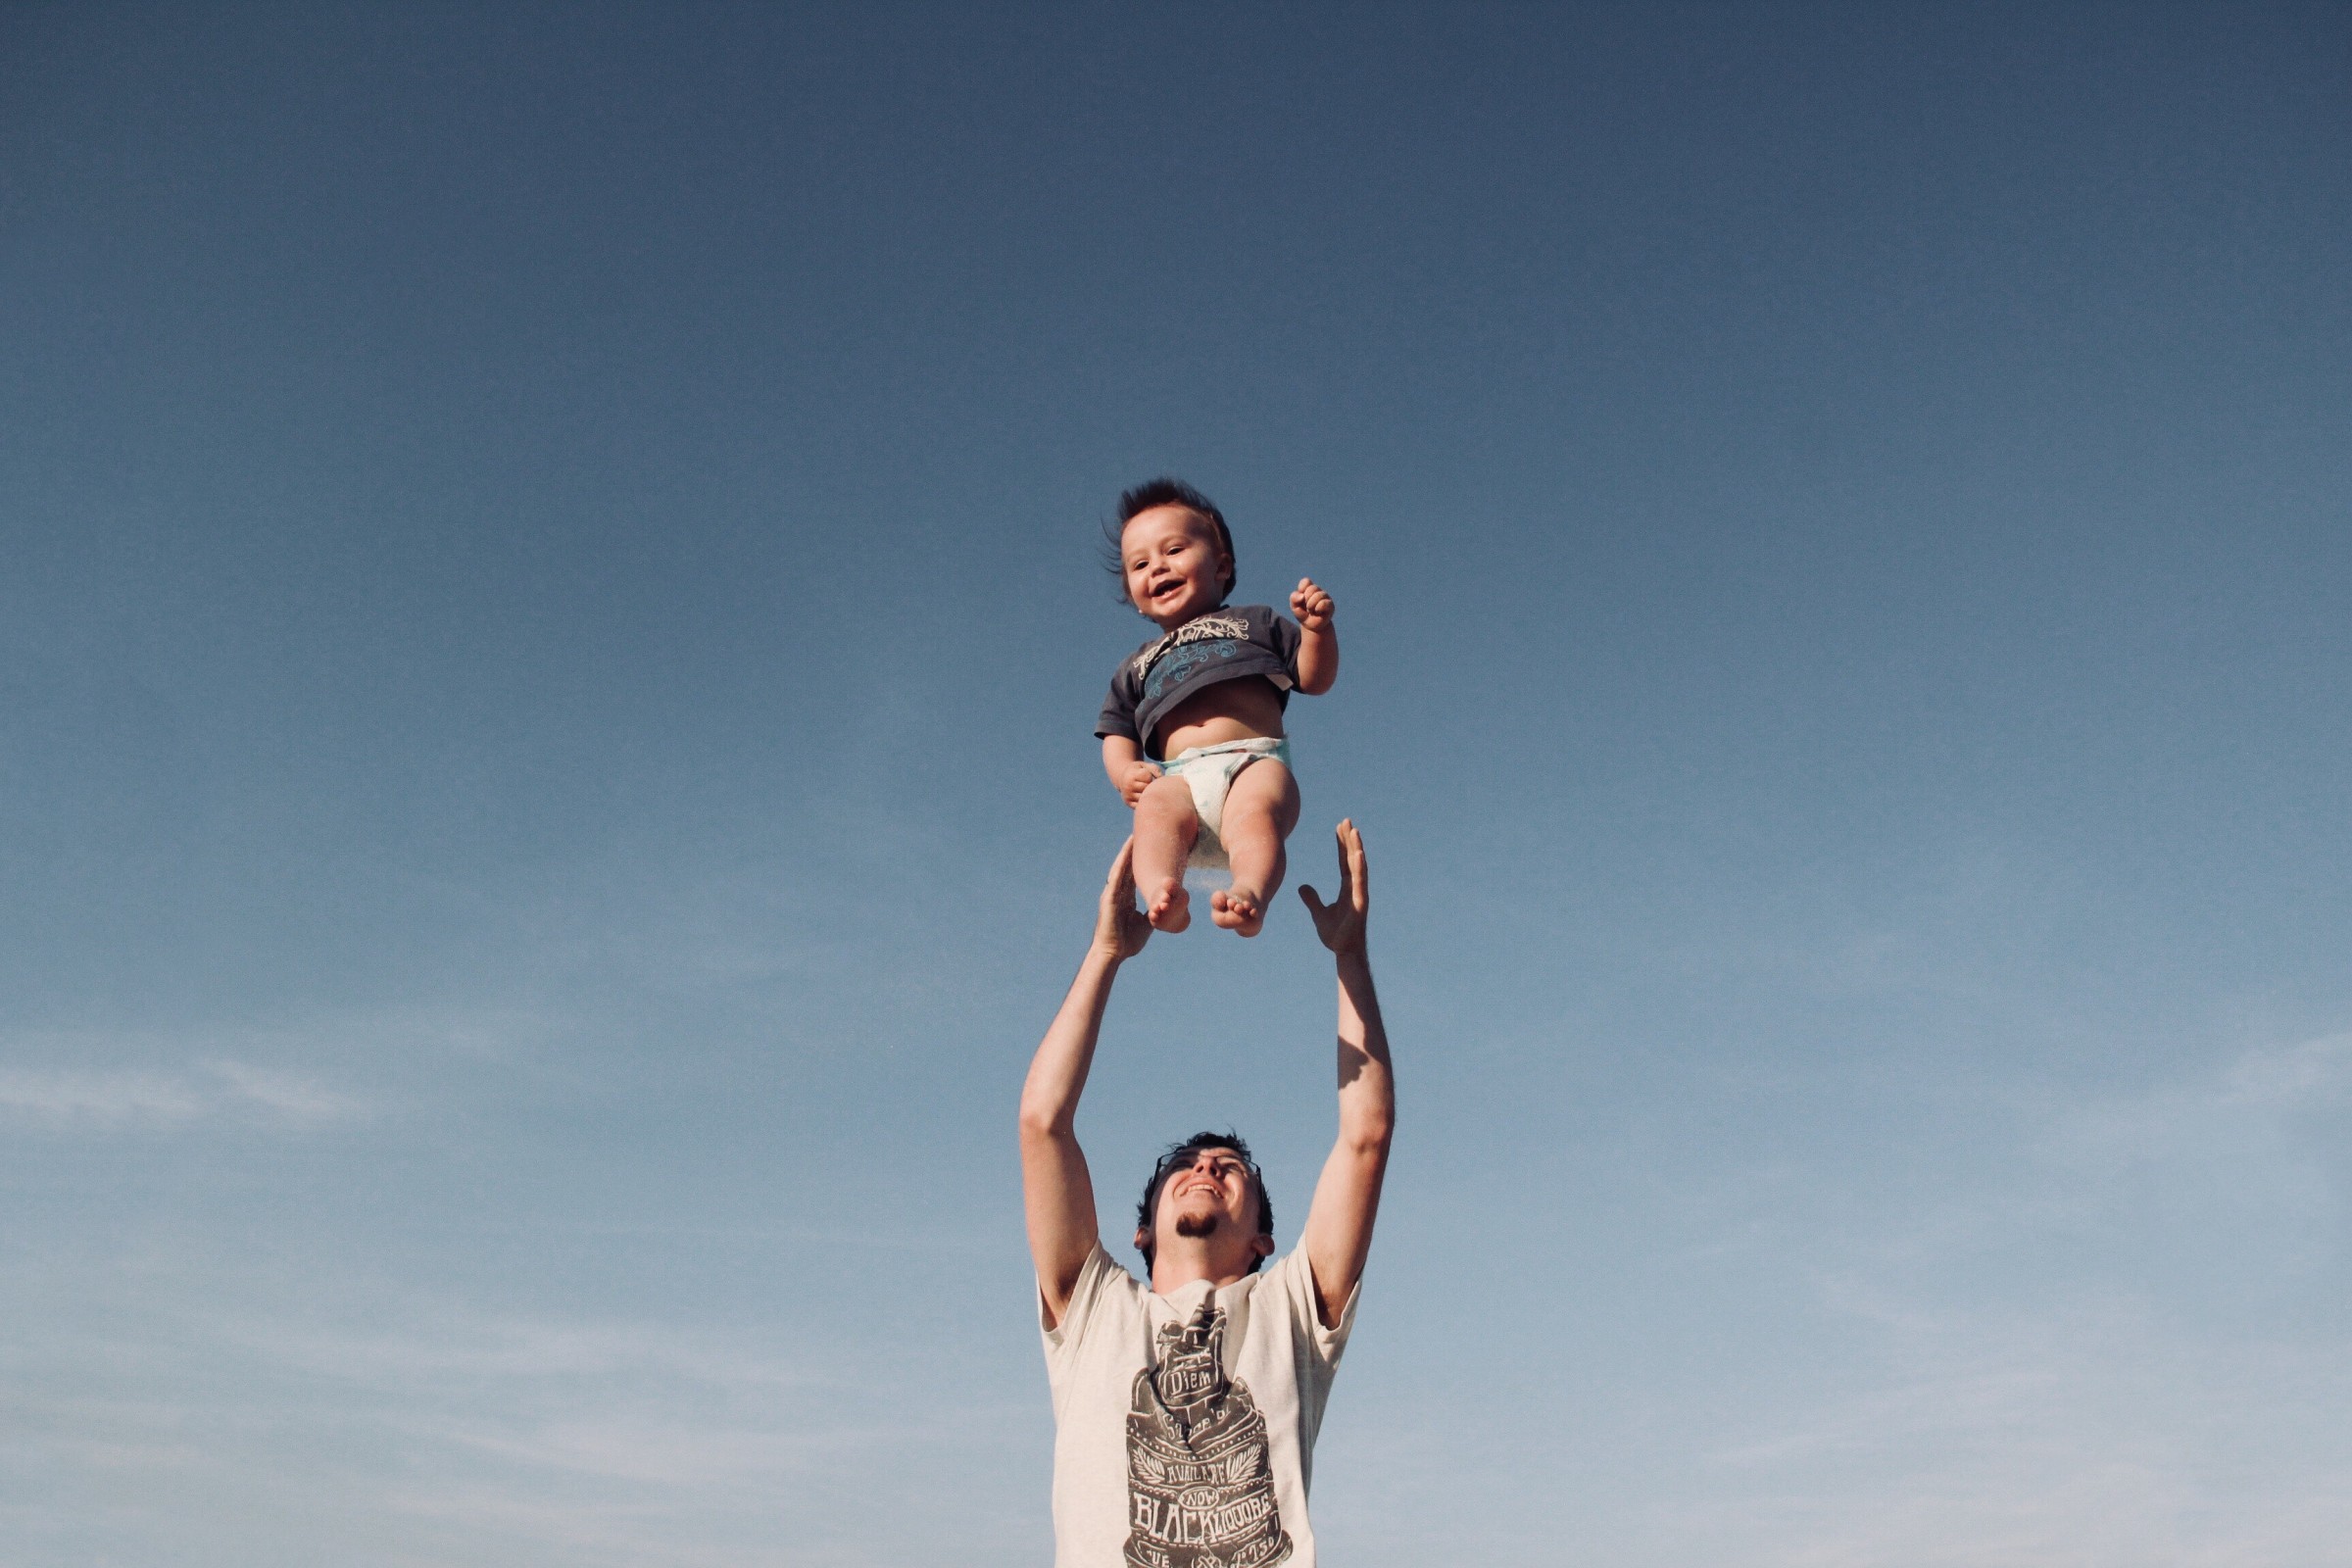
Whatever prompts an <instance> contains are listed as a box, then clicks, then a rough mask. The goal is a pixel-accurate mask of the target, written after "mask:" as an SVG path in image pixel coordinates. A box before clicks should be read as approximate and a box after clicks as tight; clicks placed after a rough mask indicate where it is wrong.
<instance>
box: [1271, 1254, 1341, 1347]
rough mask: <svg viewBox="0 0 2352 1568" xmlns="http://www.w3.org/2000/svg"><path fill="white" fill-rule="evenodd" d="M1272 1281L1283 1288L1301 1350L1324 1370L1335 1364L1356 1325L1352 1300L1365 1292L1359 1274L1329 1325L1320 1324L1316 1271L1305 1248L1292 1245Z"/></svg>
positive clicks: (1321, 1315) (1321, 1316)
mask: <svg viewBox="0 0 2352 1568" xmlns="http://www.w3.org/2000/svg"><path fill="white" fill-rule="evenodd" d="M1271 1283H1273V1284H1275V1285H1276V1286H1278V1287H1279V1288H1280V1290H1281V1291H1282V1297H1283V1301H1284V1303H1285V1305H1286V1306H1287V1308H1288V1310H1289V1312H1290V1318H1291V1322H1292V1323H1293V1324H1294V1325H1296V1329H1295V1333H1296V1335H1297V1338H1298V1343H1299V1350H1300V1351H1301V1353H1303V1354H1304V1355H1306V1356H1307V1357H1309V1358H1310V1359H1312V1360H1313V1361H1314V1362H1316V1363H1317V1364H1319V1365H1320V1366H1321V1367H1322V1368H1323V1370H1324V1371H1325V1372H1326V1373H1328V1372H1330V1371H1331V1370H1332V1369H1334V1368H1335V1367H1337V1366H1338V1365H1339V1364H1340V1355H1341V1353H1342V1352H1343V1351H1345V1350H1346V1349H1347V1348H1348V1335H1349V1334H1350V1333H1351V1332H1353V1331H1354V1328H1355V1302H1356V1299H1357V1298H1358V1297H1360V1296H1362V1295H1363V1294H1364V1282H1363V1281H1362V1280H1361V1279H1360V1278H1359V1279H1358V1280H1357V1281H1356V1282H1355V1288H1354V1289H1353V1290H1351V1291H1349V1292H1348V1304H1347V1305H1345V1306H1343V1307H1341V1308H1340V1320H1339V1321H1338V1322H1337V1323H1335V1324H1333V1325H1332V1326H1331V1327H1329V1328H1325V1327H1324V1326H1323V1308H1322V1304H1321V1302H1320V1301H1319V1299H1317V1297H1316V1293H1315V1271H1314V1267H1313V1265H1311V1264H1310V1263H1308V1262H1307V1260H1306V1249H1305V1248H1303V1247H1295V1248H1293V1249H1291V1252H1290V1255H1289V1256H1288V1257H1285V1258H1284V1259H1283V1260H1282V1261H1281V1262H1279V1263H1277V1264H1275V1265H1274V1268H1273V1280H1272V1281H1271Z"/></svg>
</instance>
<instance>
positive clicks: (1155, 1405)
mask: <svg viewBox="0 0 2352 1568" xmlns="http://www.w3.org/2000/svg"><path fill="white" fill-rule="evenodd" d="M1224 1343H1225V1310H1224V1308H1223V1307H1220V1306H1218V1305H1217V1304H1216V1299H1215V1298H1214V1297H1213V1296H1212V1297H1210V1298H1209V1299H1207V1300H1204V1301H1202V1302H1201V1310H1200V1311H1199V1312H1198V1313H1197V1314H1195V1316H1194V1318H1193V1320H1192V1321H1191V1322H1190V1323H1182V1324H1178V1323H1170V1324H1167V1325H1166V1326H1165V1327H1163V1328H1161V1329H1160V1331H1159V1358H1158V1359H1159V1364H1158V1365H1157V1366H1156V1367H1146V1368H1144V1370H1142V1371H1141V1372H1138V1373H1137V1374H1136V1375H1135V1399H1134V1402H1133V1403H1132V1404H1131V1405H1130V1406H1129V1408H1128V1412H1127V1517H1128V1525H1129V1529H1128V1535H1127V1562H1128V1564H1129V1568H1270V1565H1272V1564H1274V1563H1278V1562H1281V1561H1282V1560H1283V1559H1284V1558H1286V1557H1288V1556H1289V1555H1290V1554H1291V1538H1290V1536H1289V1535H1288V1534H1287V1533H1286V1532H1285V1531H1284V1530H1283V1528H1282V1514H1281V1512H1280V1510H1279V1508H1278V1507H1277V1506H1276V1504H1275V1500H1274V1470H1273V1466H1272V1465H1271V1464H1270V1463H1269V1462H1268V1461H1267V1457H1266V1418H1265V1416H1264V1415H1263V1414H1261V1413H1260V1412H1259V1410H1258V1408H1257V1401H1256V1400H1254V1399H1252V1398H1251V1397H1250V1386H1249V1385H1248V1384H1246V1383H1240V1382H1236V1381H1234V1380H1232V1379H1230V1378H1228V1377H1226V1375H1225V1367H1224V1362H1223V1360H1222V1358H1221V1354H1220V1352H1221V1351H1222V1350H1223V1348H1224Z"/></svg>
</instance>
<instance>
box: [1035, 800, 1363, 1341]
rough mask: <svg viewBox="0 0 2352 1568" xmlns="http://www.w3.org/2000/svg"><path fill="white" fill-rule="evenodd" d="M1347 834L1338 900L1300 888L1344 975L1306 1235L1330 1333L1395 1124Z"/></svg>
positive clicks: (1346, 832) (1343, 829)
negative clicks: (1335, 1104) (1324, 1153)
mask: <svg viewBox="0 0 2352 1568" xmlns="http://www.w3.org/2000/svg"><path fill="white" fill-rule="evenodd" d="M1339 832H1340V892H1339V897H1338V898H1336V899H1334V900H1333V901H1332V902H1331V903H1330V904H1329V905H1326V904H1324V902H1323V901H1322V899H1320V898H1319V897H1317V896H1316V894H1315V890H1314V889H1313V888H1310V887H1303V886H1302V887H1300V888H1299V898H1300V899H1301V900H1303V901H1305V904H1306V909H1307V913H1309V914H1310V915H1312V916H1313V917H1314V921H1315V935H1316V936H1318V937H1320V938H1322V940H1323V945H1324V946H1325V947H1327V948H1329V949H1330V950H1331V951H1332V954H1333V956H1334V957H1335V958H1336V959H1337V960H1338V966H1339V971H1340V1136H1339V1141H1338V1142H1337V1143H1335V1144H1333V1145H1332V1148H1331V1157H1330V1158H1329V1159H1327V1160H1325V1161H1324V1162H1323V1175H1322V1177H1321V1178H1320V1179H1319V1180H1318V1181H1316V1183H1315V1201H1314V1204H1313V1206H1312V1207H1310V1208H1309V1209H1308V1210H1307V1213H1306V1229H1305V1231H1304V1232H1303V1233H1302V1234H1301V1236H1300V1245H1301V1246H1303V1247H1304V1248H1305V1249H1306V1261H1307V1263H1308V1265H1309V1266H1310V1267H1311V1268H1312V1269H1313V1270H1314V1274H1315V1295H1316V1296H1317V1297H1318V1298H1319V1299H1320V1301H1319V1304H1320V1306H1321V1308H1322V1313H1323V1326H1324V1327H1325V1328H1336V1327H1337V1326H1338V1325H1339V1321H1340V1314H1341V1312H1343V1311H1345V1310H1346V1309H1347V1306H1348V1297H1349V1296H1351V1295H1353V1294H1354V1292H1355V1282H1356V1281H1357V1280H1358V1279H1359V1278H1361V1277H1362V1275H1363V1272H1364V1258H1365V1257H1366V1256H1367V1255H1368V1254H1369V1253H1370V1252H1371V1250H1372V1222H1373V1220H1374V1219H1375V1218H1377V1217H1378V1215H1379V1213H1380V1184H1381V1178H1382V1177H1383V1176H1385V1175H1386V1174H1387V1173H1388V1168H1389V1140H1390V1138H1391V1137H1392V1136H1393V1135H1394V1133H1395V1131H1396V1126H1397V1084H1396V1080H1395V1079H1394V1078H1393V1077H1391V1075H1390V1071H1389V1037H1388V1032H1387V1031H1386V1030H1384V1029H1383V1028H1382V1027H1381V1022H1380V999H1379V998H1378V997H1377V996H1375V995H1374V994H1373V991H1372V960H1371V959H1370V957H1369V956H1367V955H1366V953H1365V948H1364V916H1365V914H1366V912H1367V910H1368V909H1369V908H1370V906H1371V896H1370V891H1369V889H1368V888H1367V886H1366V883H1365V877H1364V838H1363V835H1362V834H1360V833H1358V832H1357V831H1356V830H1355V824H1354V823H1353V822H1342V823H1341V824H1340V830H1339ZM1033 1223H1034V1222H1033Z"/></svg>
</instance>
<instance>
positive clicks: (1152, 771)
mask: <svg viewBox="0 0 2352 1568" xmlns="http://www.w3.org/2000/svg"><path fill="white" fill-rule="evenodd" d="M1158 777H1159V769H1158V768H1156V767H1153V766H1152V764H1151V763H1150V762H1142V761H1138V762H1130V763H1128V764H1127V773H1126V776H1125V777H1123V778H1121V779H1120V780H1119V798H1120V799H1121V800H1123V801H1125V802H1126V803H1127V804H1128V806H1129V807H1133V806H1134V805H1135V803H1136V802H1138V801H1140V800H1142V799H1143V798H1144V791H1146V790H1148V789H1150V788H1151V787H1152V780H1153V779H1156V778H1158Z"/></svg>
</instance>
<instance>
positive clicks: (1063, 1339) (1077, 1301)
mask: <svg viewBox="0 0 2352 1568" xmlns="http://www.w3.org/2000/svg"><path fill="white" fill-rule="evenodd" d="M1124 1272H1126V1271H1125V1270H1124V1269H1121V1268H1120V1267H1119V1265H1118V1264H1116V1263H1114V1262H1112V1261H1111V1258H1110V1254H1109V1253H1108V1252H1105V1251H1104V1250H1103V1244H1102V1243H1101V1242H1097V1243H1096V1244H1095V1250H1093V1251H1091V1252H1089V1253H1087V1254H1086V1261H1085V1262H1083V1263H1081V1264H1079V1265H1078V1280H1077V1283H1076V1284H1074V1285H1072V1286H1071V1287H1070V1303H1069V1305H1067V1306H1065V1307H1063V1308H1062V1309H1061V1320H1060V1321H1059V1322H1057V1323H1055V1324H1054V1325H1053V1326H1052V1327H1050V1328H1049V1327H1048V1326H1047V1324H1046V1293H1045V1290H1044V1288H1043V1287H1040V1288H1039V1290H1038V1293H1037V1326H1038V1330H1039V1332H1041V1333H1042V1334H1044V1335H1045V1337H1046V1361H1047V1363H1048V1364H1049V1365H1053V1364H1055V1363H1057V1362H1058V1361H1059V1360H1060V1359H1061V1358H1062V1357H1064V1356H1066V1355H1068V1354H1069V1353H1070V1352H1071V1351H1073V1350H1075V1349H1076V1348H1078V1344H1079V1342H1080V1341H1082V1340H1084V1339H1085V1338H1086V1330H1087V1325H1088V1323H1089V1322H1091V1321H1092V1320H1093V1318H1094V1315H1095V1307H1096V1306H1097V1304H1099V1303H1100V1302H1101V1301H1102V1299H1103V1287H1104V1286H1105V1285H1106V1284H1107V1283H1108V1282H1109V1281H1110V1279H1111V1277H1112V1276H1113V1275H1116V1274H1122V1273H1124Z"/></svg>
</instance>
